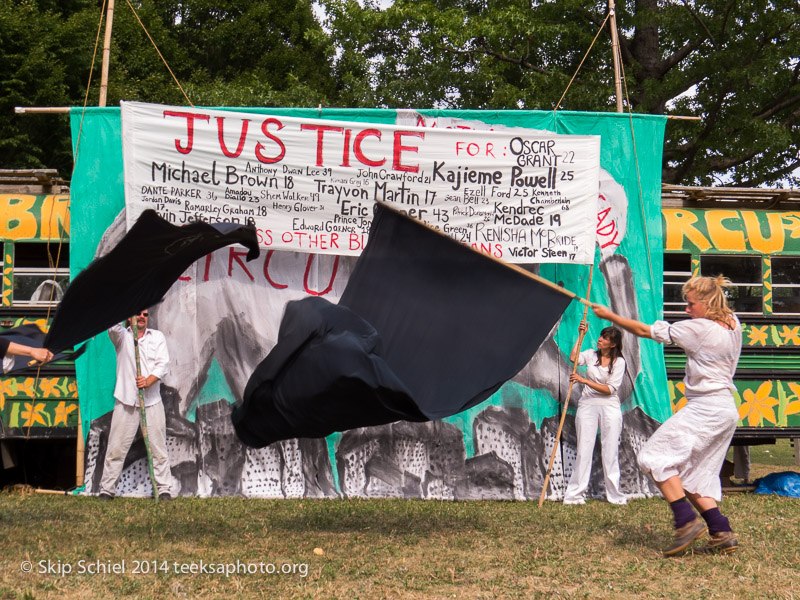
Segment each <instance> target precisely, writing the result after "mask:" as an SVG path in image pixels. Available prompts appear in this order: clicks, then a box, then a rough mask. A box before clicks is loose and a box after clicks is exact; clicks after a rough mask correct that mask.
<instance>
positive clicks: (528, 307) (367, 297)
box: [233, 205, 570, 447]
mask: <svg viewBox="0 0 800 600" xmlns="http://www.w3.org/2000/svg"><path fill="white" fill-rule="evenodd" d="M310 300H311V299H308V300H302V301H299V302H296V303H290V304H289V305H288V307H287V310H286V314H285V315H284V319H283V321H282V322H281V329H280V334H279V338H278V343H277V345H276V346H275V348H274V349H273V351H272V352H271V353H270V354H269V355H268V356H267V358H266V359H264V361H263V362H262V363H261V364H260V365H259V366H258V367H257V368H256V370H255V372H254V373H253V375H252V377H251V378H250V381H249V382H248V384H247V387H246V389H245V393H244V395H243V402H242V404H241V405H239V406H237V407H236V409H235V410H234V413H233V421H234V427H235V429H236V432H237V434H238V435H239V437H240V438H241V439H242V441H244V442H245V443H247V444H248V445H251V446H256V447H260V446H265V445H267V444H270V443H272V442H274V441H277V440H282V439H289V438H293V437H322V436H325V435H328V434H330V433H333V432H334V431H343V430H346V429H351V428H354V427H361V426H364V425H377V424H382V423H390V422H393V421H396V420H401V419H403V420H410V421H422V420H433V419H440V418H443V417H446V416H450V415H453V414H456V413H458V412H461V411H463V410H466V409H467V408H470V407H471V406H475V405H476V404H478V403H480V402H482V401H483V400H485V399H486V398H488V397H489V396H490V395H491V394H493V393H494V392H495V391H496V390H497V389H498V388H499V387H500V386H501V385H502V384H503V383H504V382H505V381H507V380H508V379H510V378H511V377H513V376H514V375H515V374H516V373H517V372H519V371H520V370H521V369H522V367H524V366H525V365H526V364H527V362H528V361H529V360H530V358H531V356H533V354H534V353H535V352H536V350H537V349H538V348H539V346H540V345H541V343H542V342H543V341H544V339H545V338H546V336H547V335H548V333H549V332H550V330H551V329H552V328H553V326H554V325H555V323H556V322H557V321H558V319H559V318H560V316H561V314H562V313H563V312H564V310H565V309H566V307H567V305H568V304H569V302H570V298H569V297H567V296H565V295H563V294H561V293H559V292H558V291H556V290H553V289H552V288H550V287H548V286H546V285H544V284H542V283H539V282H538V281H535V280H533V279H531V278H529V277H527V276H526V275H525V274H524V273H520V272H519V271H517V270H515V269H512V268H510V267H508V266H506V265H504V264H502V263H500V262H498V261H496V260H494V259H492V258H490V257H488V256H485V255H483V254H480V253H478V252H475V251H473V250H471V249H470V248H468V247H466V246H464V245H462V244H460V243H458V242H455V241H453V240H452V239H450V238H448V237H446V236H443V235H441V234H439V233H437V232H435V231H433V230H431V229H430V228H428V227H426V226H425V225H422V224H420V223H418V222H416V221H414V220H413V219H410V218H408V217H406V216H404V215H402V214H400V213H398V212H396V211H394V210H392V209H389V208H387V207H385V206H383V205H380V206H378V208H377V212H376V214H375V218H374V220H373V222H372V228H371V230H370V235H369V242H368V244H367V247H366V248H365V249H364V252H363V253H362V255H361V257H360V258H359V260H358V263H357V264H356V267H355V269H354V271H353V273H352V275H351V276H350V279H349V281H348V284H347V287H346V288H345V291H344V293H343V294H342V297H341V300H340V302H339V306H338V307H334V306H333V305H331V304H330V303H325V301H324V300H321V299H318V298H317V299H314V300H313V304H312V302H311V301H310ZM323 303H324V304H323Z"/></svg>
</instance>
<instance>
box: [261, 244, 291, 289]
mask: <svg viewBox="0 0 800 600" xmlns="http://www.w3.org/2000/svg"><path fill="white" fill-rule="evenodd" d="M273 254H275V250H270V251H269V252H267V258H266V259H265V260H264V277H265V278H266V279H267V281H268V282H269V284H270V285H271V286H272V287H274V288H277V289H279V290H282V289H284V288H287V287H289V285H288V284H286V283H276V282H275V281H273V279H272V277H270V275H269V261H270V260H271V259H272V255H273Z"/></svg>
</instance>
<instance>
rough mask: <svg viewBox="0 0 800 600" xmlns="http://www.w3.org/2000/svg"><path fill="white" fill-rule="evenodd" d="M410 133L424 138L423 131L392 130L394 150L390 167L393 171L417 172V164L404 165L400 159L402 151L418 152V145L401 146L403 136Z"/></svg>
mask: <svg viewBox="0 0 800 600" xmlns="http://www.w3.org/2000/svg"><path fill="white" fill-rule="evenodd" d="M404 135H410V136H414V137H418V138H421V139H423V140H424V139H425V132H424V131H395V132H394V151H393V153H392V169H394V170H395V171H406V172H408V173H417V172H419V165H404V164H402V163H401V162H400V161H401V159H402V153H403V152H419V147H418V146H403V136H404Z"/></svg>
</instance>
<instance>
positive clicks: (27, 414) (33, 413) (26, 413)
mask: <svg viewBox="0 0 800 600" xmlns="http://www.w3.org/2000/svg"><path fill="white" fill-rule="evenodd" d="M44 416H45V413H44V402H39V403H38V404H37V403H35V402H25V408H23V409H22V411H21V412H20V417H22V419H24V422H23V423H22V426H23V427H32V426H33V425H35V424H37V423H39V424H40V425H44V426H45V427H47V423H46V422H45V420H44Z"/></svg>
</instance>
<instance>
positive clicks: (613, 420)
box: [564, 404, 627, 504]
mask: <svg viewBox="0 0 800 600" xmlns="http://www.w3.org/2000/svg"><path fill="white" fill-rule="evenodd" d="M598 427H599V428H600V436H601V439H602V457H603V478H604V480H605V486H606V498H607V499H608V501H609V502H613V503H614V504H625V502H626V501H627V500H626V498H625V495H624V494H623V493H622V492H621V491H620V489H619V438H620V434H621V433H622V411H621V410H620V408H619V407H618V406H591V405H584V404H579V405H578V412H577V414H576V415H575V429H576V432H577V437H578V442H577V451H578V456H577V457H576V458H575V466H574V468H573V471H572V476H571V477H570V479H569V485H568V486H567V491H566V492H565V493H564V503H566V504H570V503H573V504H574V503H580V502H583V499H584V496H585V495H586V488H588V487H589V478H590V477H591V475H592V454H593V453H594V443H595V441H596V440H597V429H598Z"/></svg>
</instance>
